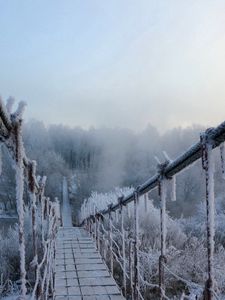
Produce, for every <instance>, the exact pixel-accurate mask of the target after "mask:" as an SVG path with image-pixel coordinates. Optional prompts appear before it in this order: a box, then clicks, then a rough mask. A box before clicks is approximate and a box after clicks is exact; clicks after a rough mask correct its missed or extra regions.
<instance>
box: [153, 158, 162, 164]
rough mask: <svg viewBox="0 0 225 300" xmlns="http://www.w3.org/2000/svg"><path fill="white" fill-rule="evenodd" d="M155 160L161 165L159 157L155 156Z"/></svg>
mask: <svg viewBox="0 0 225 300" xmlns="http://www.w3.org/2000/svg"><path fill="white" fill-rule="evenodd" d="M154 158H155V160H156V162H157V164H159V165H161V161H160V160H159V158H158V157H157V156H154Z"/></svg>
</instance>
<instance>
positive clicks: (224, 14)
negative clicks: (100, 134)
mask: <svg viewBox="0 0 225 300" xmlns="http://www.w3.org/2000/svg"><path fill="white" fill-rule="evenodd" d="M0 94H1V95H2V97H3V98H4V99H6V98H7V97H8V96H9V95H12V96H14V97H15V98H16V99H17V100H21V99H22V100H25V101H26V102H27V103H28V107H27V112H26V119H29V118H36V119H39V120H43V121H44V122H45V123H46V124H48V123H63V124H67V125H70V126H82V127H85V128H88V127H90V126H96V127H99V126H107V127H128V128H132V129H135V130H140V129H142V128H144V127H145V126H146V125H147V124H148V123H151V124H152V125H154V126H156V127H158V128H159V129H160V130H165V129H167V128H171V127H174V126H188V125H190V124H192V123H195V124H196V123H197V124H204V125H210V126H211V125H216V124H217V123H220V122H222V121H223V120H225V1H224V0H220V1H219V0H213V1H212V0H200V1H199V0H193V1H192V0H165V1H161V0H155V1H152V0H136V1H133V0H111V1H105V0H99V1H96V0H64V1H62V0H38V1H28V0H26V1H25V0H19V1H18V0H9V1H5V0H0Z"/></svg>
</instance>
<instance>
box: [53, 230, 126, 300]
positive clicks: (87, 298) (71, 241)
mask: <svg viewBox="0 0 225 300" xmlns="http://www.w3.org/2000/svg"><path fill="white" fill-rule="evenodd" d="M123 299H125V298H124V297H122V296H121V293H120V291H119V288H118V287H117V285H116V282H115V280H114V279H113V278H112V277H111V275H110V274H109V271H108V269H107V267H106V265H105V263H104V262H103V260H102V258H101V256H100V254H99V253H98V251H97V250H96V248H95V245H94V242H93V241H92V239H91V238H90V237H89V235H88V233H87V232H86V231H85V230H84V229H82V228H78V227H61V228H60V230H59V232H58V236H57V243H56V258H55V295H54V300H123Z"/></svg>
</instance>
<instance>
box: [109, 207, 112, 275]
mask: <svg viewBox="0 0 225 300" xmlns="http://www.w3.org/2000/svg"><path fill="white" fill-rule="evenodd" d="M111 208H112V204H110V205H109V250H110V271H111V274H112V276H113V237H112V212H111Z"/></svg>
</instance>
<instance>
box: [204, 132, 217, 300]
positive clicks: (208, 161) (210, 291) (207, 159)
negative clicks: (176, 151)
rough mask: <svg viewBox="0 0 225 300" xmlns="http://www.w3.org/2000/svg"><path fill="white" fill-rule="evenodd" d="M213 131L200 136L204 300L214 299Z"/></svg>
mask: <svg viewBox="0 0 225 300" xmlns="http://www.w3.org/2000/svg"><path fill="white" fill-rule="evenodd" d="M212 131H213V129H208V130H207V131H206V132H205V134H202V135H201V143H202V167H203V169H204V171H205V184H206V217H207V219H206V220H207V225H206V229H207V254H208V280H207V281H206V285H205V291H204V299H206V300H213V299H214V289H215V279H214V237H215V197H214V159H213V153H212V149H213V141H212V140H211V139H210V135H211V133H212Z"/></svg>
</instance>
